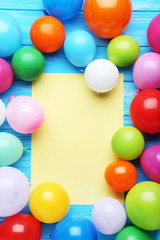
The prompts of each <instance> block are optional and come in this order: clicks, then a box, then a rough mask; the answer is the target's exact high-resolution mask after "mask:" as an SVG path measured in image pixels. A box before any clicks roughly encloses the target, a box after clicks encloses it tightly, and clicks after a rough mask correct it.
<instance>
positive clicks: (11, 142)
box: [0, 132, 23, 166]
mask: <svg viewBox="0 0 160 240" xmlns="http://www.w3.org/2000/svg"><path fill="white" fill-rule="evenodd" d="M22 154H23V144H22V142H21V141H20V140H19V139H18V138H17V137H16V136H14V135H12V134H10V133H6V132H0V166H8V165H11V164H13V163H15V162H16V161H18V159H20V157H21V156H22Z"/></svg>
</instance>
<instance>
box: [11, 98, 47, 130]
mask: <svg viewBox="0 0 160 240" xmlns="http://www.w3.org/2000/svg"><path fill="white" fill-rule="evenodd" d="M15 113H16V114H15ZM7 121H8V123H9V125H10V126H11V128H13V129H14V130H15V131H16V132H19V133H23V134H27V133H33V132H35V131H37V130H38V129H39V128H40V127H41V125H42V124H43V121H44V110H43V107H42V105H41V104H40V103H39V102H38V101H37V100H36V99H35V98H33V97H29V96H18V97H13V98H12V99H11V101H10V102H9V104H8V106H7Z"/></svg>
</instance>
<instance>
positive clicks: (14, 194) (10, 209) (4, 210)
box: [0, 167, 30, 217]
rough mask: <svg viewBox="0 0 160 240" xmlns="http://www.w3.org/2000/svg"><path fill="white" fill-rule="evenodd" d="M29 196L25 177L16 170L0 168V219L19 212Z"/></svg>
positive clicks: (28, 187)
mask: <svg viewBox="0 0 160 240" xmlns="http://www.w3.org/2000/svg"><path fill="white" fill-rule="evenodd" d="M29 196H30V186H29V182H28V180H27V178H26V176H25V175H24V174H23V173H22V172H21V171H19V170H18V169H16V168H13V167H0V217H8V216H12V215H14V214H17V213H18V212H20V211H21V210H22V209H23V208H24V207H25V206H26V204H27V202H28V200H29Z"/></svg>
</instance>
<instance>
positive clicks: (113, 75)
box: [84, 59, 119, 93]
mask: <svg viewBox="0 0 160 240" xmlns="http://www.w3.org/2000/svg"><path fill="white" fill-rule="evenodd" d="M84 77H85V81H86V83H87V85H88V87H90V88H91V89H92V90H93V91H95V92H97V93H105V92H109V91H111V90H112V89H113V88H114V87H115V86H116V85H117V83H118V81H119V71H118V69H117V67H116V66H115V65H114V64H113V63H112V62H110V61H108V60H106V59H97V60H94V61H92V62H91V63H89V64H88V66H87V67H86V69H85V75H84Z"/></svg>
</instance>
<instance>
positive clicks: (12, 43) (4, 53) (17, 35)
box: [0, 12, 22, 57]
mask: <svg viewBox="0 0 160 240" xmlns="http://www.w3.org/2000/svg"><path fill="white" fill-rule="evenodd" d="M21 39H22V34H21V29H20V27H19V25H18V23H17V21H16V20H15V19H14V18H13V17H12V16H10V15H9V14H7V13H4V12H1V13H0V57H8V56H11V55H13V54H14V53H15V52H16V51H17V49H18V48H20V46H21Z"/></svg>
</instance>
